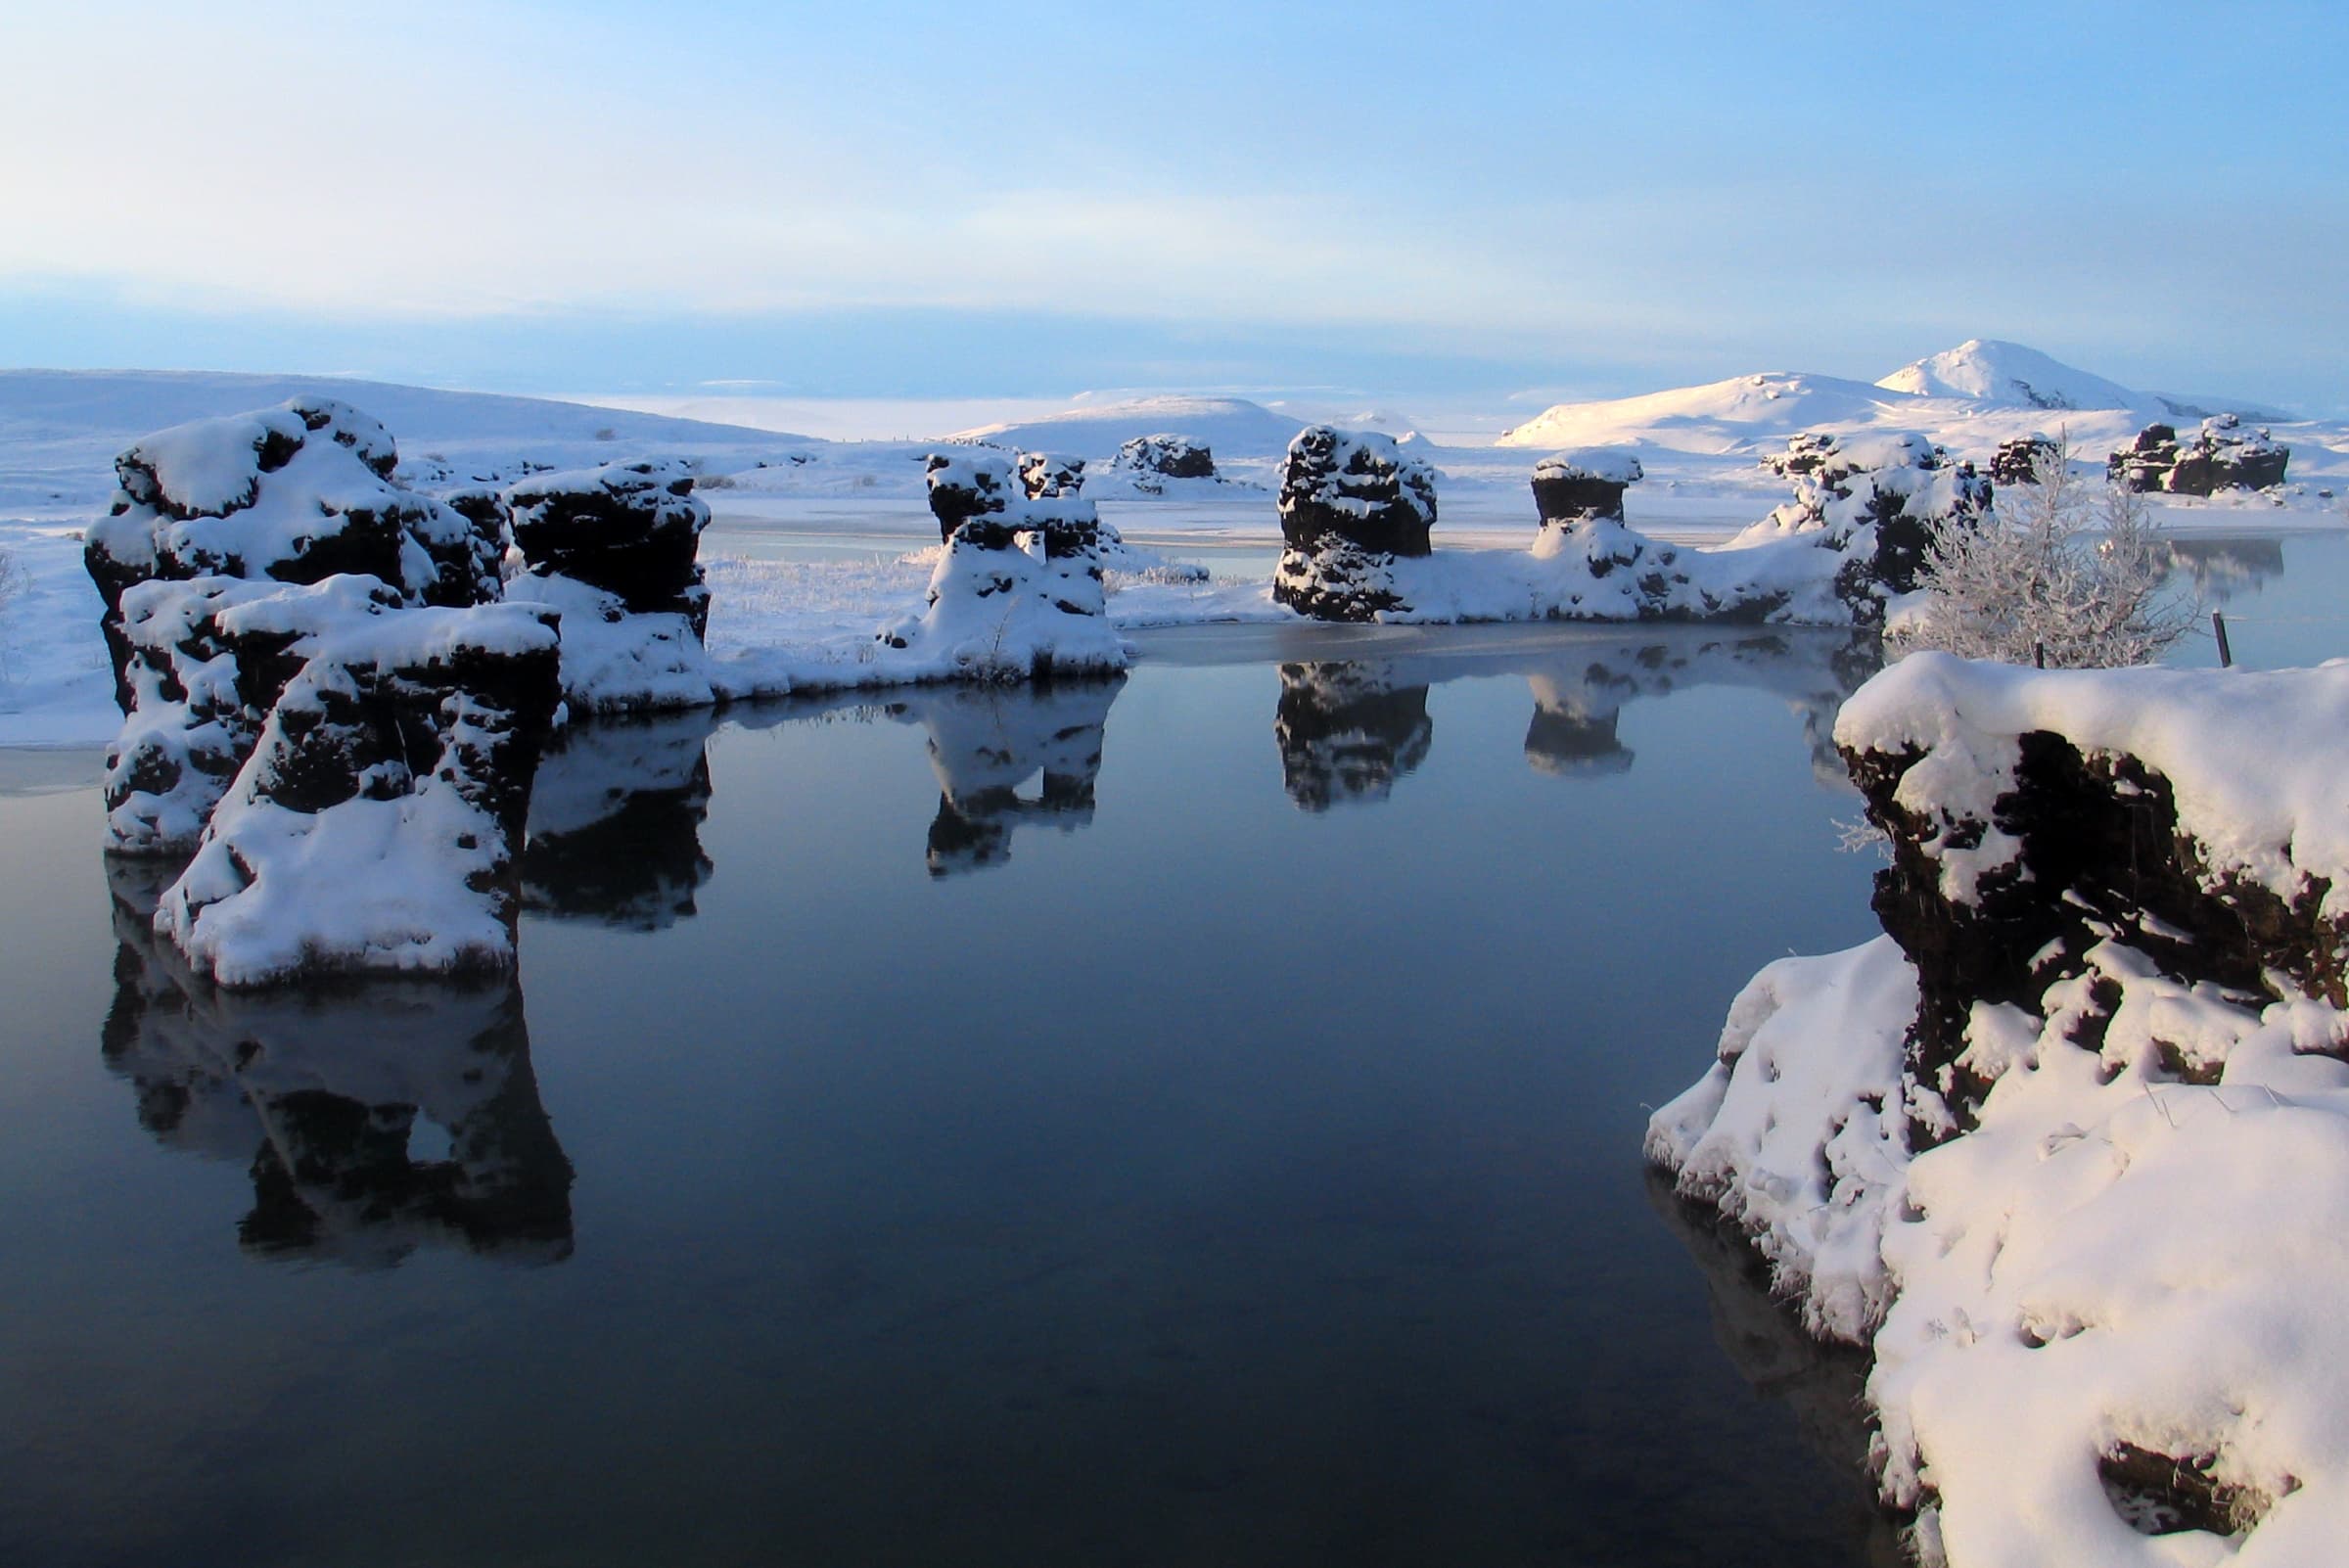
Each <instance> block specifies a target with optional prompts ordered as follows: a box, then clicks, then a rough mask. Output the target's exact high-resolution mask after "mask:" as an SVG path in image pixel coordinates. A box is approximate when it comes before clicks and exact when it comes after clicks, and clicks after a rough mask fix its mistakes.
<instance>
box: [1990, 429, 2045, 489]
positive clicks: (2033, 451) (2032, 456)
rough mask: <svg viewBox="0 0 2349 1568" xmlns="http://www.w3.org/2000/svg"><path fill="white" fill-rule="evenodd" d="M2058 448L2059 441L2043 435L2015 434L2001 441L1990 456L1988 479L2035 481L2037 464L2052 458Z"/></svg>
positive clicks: (2011, 481) (2014, 481)
mask: <svg viewBox="0 0 2349 1568" xmlns="http://www.w3.org/2000/svg"><path fill="white" fill-rule="evenodd" d="M2062 450H2063V447H2062V445H2061V444H2060V443H2059V442H2057V441H2055V440H2054V439H2052V438H2050V437H2046V436H2017V437H2015V438H2013V439H2012V440H2005V441H2001V442H1999V450H1998V455H1997V456H1995V457H1993V458H1992V459H1991V460H1990V482H1991V483H1992V484H2038V483H2039V469H2040V465H2041V464H2042V463H2047V462H2052V461H2053V460H2054V459H2055V457H2056V455H2057V454H2058V453H2060V452H2061V451H2062Z"/></svg>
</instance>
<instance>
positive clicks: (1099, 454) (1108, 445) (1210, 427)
mask: <svg viewBox="0 0 2349 1568" xmlns="http://www.w3.org/2000/svg"><path fill="white" fill-rule="evenodd" d="M1305 423H1306V421H1303V420H1300V419H1298V418H1296V417H1295V416H1294V415H1288V414H1277V413H1274V412H1273V411H1272V410H1271V409H1269V408H1266V407H1265V406H1263V405H1262V404H1260V403H1252V402H1249V401H1248V400H1247V399H1246V398H1244V397H1181V396H1167V397H1136V398H1130V399H1125V400H1121V401H1118V402H1108V403H1100V404H1097V405H1096V404H1085V403H1080V404H1078V405H1077V406H1076V407H1074V408H1069V409H1066V410H1063V411H1062V412H1060V413H1057V414H1052V415H1048V416H1046V417H1044V418H1041V419H1024V420H1015V421H1010V422H1007V423H1004V424H998V425H981V426H979V427H977V428H976V429H973V430H965V431H957V432H955V433H954V434H953V435H952V436H949V437H947V439H948V440H956V441H992V442H994V443H995V444H997V445H1000V446H1017V447H1019V448H1021V449H1022V450H1024V451H1031V452H1058V453H1061V454H1064V455H1066V456H1070V457H1082V458H1084V459H1085V460H1086V461H1088V462H1091V461H1095V460H1098V459H1102V458H1108V457H1112V456H1114V455H1116V453H1117V450H1118V448H1119V447H1120V446H1122V445H1124V444H1125V443H1126V442H1127V441H1128V440H1129V439H1131V438H1133V437H1136V436H1187V437H1189V438H1191V439H1192V440H1194V441H1200V442H1204V443H1205V444H1206V445H1208V446H1210V447H1212V448H1213V449H1214V451H1215V454H1216V461H1217V462H1219V463H1221V462H1223V461H1224V460H1226V459H1233V458H1240V459H1258V460H1263V459H1270V458H1275V457H1278V456H1279V455H1280V454H1281V453H1282V452H1285V451H1287V450H1288V446H1289V441H1290V439H1291V438H1293V437H1294V436H1295V435H1296V434H1297V432H1298V431H1299V430H1300V429H1301V428H1303V426H1304V425H1305Z"/></svg>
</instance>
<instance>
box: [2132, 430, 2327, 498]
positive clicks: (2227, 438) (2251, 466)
mask: <svg viewBox="0 0 2349 1568" xmlns="http://www.w3.org/2000/svg"><path fill="white" fill-rule="evenodd" d="M2291 455H2292V453H2291V448H2290V447H2288V446H2284V445H2281V444H2280V443H2279V442H2278V441H2277V440H2276V439H2275V438H2273V437H2272V436H2270V435H2269V434H2268V433H2267V432H2266V431H2264V430H2254V431H2246V430H2244V429H2243V424H2242V421H2241V420H2240V419H2238V418H2236V417H2235V416H2234V415H2233V414H2218V415H2214V416H2212V417H2211V418H2209V419H2206V420H2204V421H2203V422H2202V428H2201V429H2200V430H2199V431H2197V432H2195V434H2194V436H2193V437H2192V438H2190V439H2188V440H2186V441H2183V442H2182V441H2180V440H2179V438H2178V433H2177V431H2175V430H2173V429H2172V428H2171V427H2169V426H2167V425H2147V426H2146V427H2145V428H2144V429H2143V430H2142V431H2139V432H2138V433H2137V437H2136V438H2135V439H2134V440H2132V441H2131V442H2130V443H2129V444H2128V445H2127V446H2125V447H2123V448H2122V449H2121V450H2119V451H2117V452H2115V453H2113V454H2112V455H2111V456H2110V457H2109V458H2107V459H2106V460H2105V464H2104V473H2105V477H2106V478H2107V479H2109V480H2110V481H2111V482H2112V483H2113V484H2118V485H2120V486H2122V487H2123V488H2124V489H2131V490H2139V491H2156V490H2159V491H2167V492H2168V493H2170V494H2173V495H2209V494H2211V493H2212V492H2214V491H2217V490H2225V489H2246V490H2261V489H2266V488H2267V487H2269V486H2270V485H2273V484H2282V483H2283V475H2284V469H2285V467H2286V466H2287V465H2288V464H2289V463H2290V461H2291Z"/></svg>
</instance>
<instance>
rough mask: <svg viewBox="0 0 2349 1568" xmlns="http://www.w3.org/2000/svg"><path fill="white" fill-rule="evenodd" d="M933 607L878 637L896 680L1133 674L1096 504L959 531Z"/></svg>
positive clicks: (1036, 509)
mask: <svg viewBox="0 0 2349 1568" xmlns="http://www.w3.org/2000/svg"><path fill="white" fill-rule="evenodd" d="M926 605H927V608H926V609H925V610H924V611H923V613H922V614H921V615H920V616H919V617H914V618H909V619H906V620H902V621H898V622H896V623H892V624H890V625H888V626H885V627H883V628H882V630H881V632H880V634H879V636H878V639H877V641H878V644H879V647H880V651H881V657H880V659H879V661H878V663H879V665H880V667H881V669H884V670H887V671H890V672H891V673H892V674H894V675H895V677H896V678H899V679H905V680H954V679H966V680H971V679H975V680H1024V679H1031V678H1034V679H1048V678H1051V677H1054V676H1061V675H1072V674H1102V673H1107V672H1109V671H1111V670H1117V669H1125V668H1126V664H1127V659H1128V655H1127V651H1126V644H1125V642H1124V641H1123V640H1122V639H1121V638H1120V637H1119V636H1118V634H1117V632H1116V630H1115V629H1114V628H1113V627H1112V626H1111V625H1110V623H1109V618H1108V616H1107V614H1106V613H1105V611H1106V597H1105V593H1104V589H1103V584H1102V573H1101V530H1100V525H1099V524H1098V522H1097V521H1096V520H1095V517H1094V512H1093V504H1092V503H1091V502H1090V501H1084V500H1076V499H1061V500H1035V501H1021V502H1019V503H1017V504H1016V506H1014V507H1012V508H1011V510H1009V511H1006V512H1002V513H1000V514H999V515H993V514H982V515H980V516H977V517H973V518H971V519H970V520H969V521H967V522H964V523H962V524H960V525H958V526H957V527H956V528H955V529H954V530H953V532H952V534H951V535H950V536H949V537H948V538H947V540H946V544H945V549H944V553H943V554H941V555H940V557H939V561H938V566H937V569H936V570H935V571H934V572H933V573H932V575H931V577H930V588H929V592H928V595H927V598H926ZM859 683H861V682H859Z"/></svg>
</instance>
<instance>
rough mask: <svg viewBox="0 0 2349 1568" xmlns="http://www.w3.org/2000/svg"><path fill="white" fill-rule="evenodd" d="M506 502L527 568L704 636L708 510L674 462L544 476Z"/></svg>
mask: <svg viewBox="0 0 2349 1568" xmlns="http://www.w3.org/2000/svg"><path fill="white" fill-rule="evenodd" d="M503 499H504V501H505V505H506V510H507V514H508V517H509V519H510V523H509V526H510V528H511V530H512V532H513V538H514V545H515V548H516V549H517V550H518V551H519V552H520V553H521V556H522V563H523V570H524V571H525V572H526V573H528V574H529V575H530V576H537V577H547V576H561V577H569V578H571V579H572V580H573V581H575V582H583V583H586V584H588V585H589V586H590V587H595V588H600V589H602V590H603V591H604V592H606V593H609V594H615V595H617V596H618V597H619V599H620V601H621V603H622V605H623V606H624V607H625V608H626V609H627V611H628V612H629V613H630V614H632V615H681V616H684V617H686V618H687V619H688V620H690V621H691V622H692V623H693V626H694V635H695V637H696V638H697V639H698V638H699V637H700V636H701V634H702V631H703V628H704V627H705V626H706V625H707V624H708V623H709V619H710V593H709V589H708V588H707V587H705V586H704V585H703V581H702V574H701V569H700V567H699V566H698V565H697V564H696V557H697V555H698V554H699V552H700V548H701V537H702V530H703V529H705V528H707V527H709V524H710V507H709V504H708V503H707V502H705V501H703V500H702V499H701V498H700V497H699V496H696V495H695V494H694V493H693V469H692V467H691V465H689V464H687V463H684V462H682V461H679V460H676V459H667V460H663V461H657V462H642V463H610V464H606V465H605V466H603V467H601V468H588V469H575V470H572V471H570V472H568V473H560V474H540V475H537V476H535V477H533V478H530V479H526V480H523V481H522V482H520V483H519V484H510V485H508V486H507V487H506V489H505V492H504V496H503Z"/></svg>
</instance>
